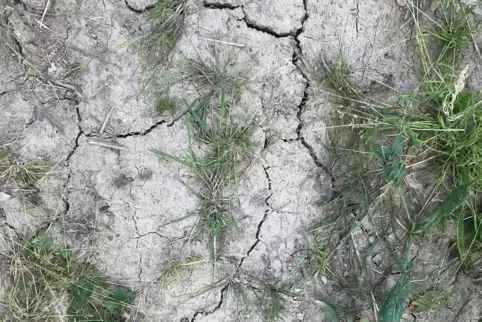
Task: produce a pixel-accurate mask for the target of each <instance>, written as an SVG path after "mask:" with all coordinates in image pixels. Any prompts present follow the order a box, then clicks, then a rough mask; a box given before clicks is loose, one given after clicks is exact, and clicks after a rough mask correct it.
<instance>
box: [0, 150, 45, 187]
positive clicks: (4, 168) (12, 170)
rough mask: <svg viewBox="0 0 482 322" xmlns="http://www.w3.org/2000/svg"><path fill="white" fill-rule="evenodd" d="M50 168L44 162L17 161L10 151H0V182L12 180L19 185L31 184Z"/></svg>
mask: <svg viewBox="0 0 482 322" xmlns="http://www.w3.org/2000/svg"><path fill="white" fill-rule="evenodd" d="M50 169H51V168H50V167H49V166H47V165H45V164H41V163H33V162H22V161H19V160H18V159H17V158H16V157H15V156H14V155H13V154H11V153H0V182H7V181H9V180H14V181H16V182H17V183H18V184H21V185H33V184H35V183H36V182H37V181H38V180H40V179H41V178H43V177H44V176H46V175H47V174H48V173H49V171H50Z"/></svg>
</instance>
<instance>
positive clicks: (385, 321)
mask: <svg viewBox="0 0 482 322" xmlns="http://www.w3.org/2000/svg"><path fill="white" fill-rule="evenodd" d="M409 295H410V278H409V276H408V275H404V276H402V277H401V278H400V280H399V281H398V282H397V284H395V286H394V287H393V288H392V290H391V292H390V294H389V295H388V297H387V298H386V300H385V302H384V303H383V307H382V309H381V310H380V312H378V322H400V320H401V318H402V314H403V311H404V309H405V302H406V301H407V299H408V296H409Z"/></svg>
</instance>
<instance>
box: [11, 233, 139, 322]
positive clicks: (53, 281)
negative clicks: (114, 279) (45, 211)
mask: <svg viewBox="0 0 482 322" xmlns="http://www.w3.org/2000/svg"><path fill="white" fill-rule="evenodd" d="M12 267H13V271H14V273H15V274H14V276H13V287H12V288H11V289H10V290H9V292H8V296H7V310H8V315H9V317H11V318H13V319H15V321H33V322H36V321H38V322H41V321H42V322H44V321H60V320H63V319H65V318H66V319H67V320H68V321H73V322H77V321H79V322H80V321H99V322H121V321H123V319H124V313H125V311H126V309H127V307H129V306H131V304H133V300H134V296H135V294H134V293H132V292H131V291H130V290H128V289H126V288H124V287H115V286H114V285H113V284H111V283H109V281H108V279H107V277H105V276H104V275H103V274H101V273H100V272H98V271H97V270H96V269H95V267H94V266H92V265H90V264H88V263H78V262H77V261H76V259H75V256H74V251H73V250H72V249H69V248H59V247H57V245H55V243H54V240H53V239H52V238H51V237H49V236H46V235H44V234H38V235H37V236H35V237H33V238H32V239H30V240H29V241H28V242H27V243H26V244H25V245H23V246H22V247H21V248H20V249H19V250H18V252H17V253H16V254H15V256H14V257H13V260H12Z"/></svg>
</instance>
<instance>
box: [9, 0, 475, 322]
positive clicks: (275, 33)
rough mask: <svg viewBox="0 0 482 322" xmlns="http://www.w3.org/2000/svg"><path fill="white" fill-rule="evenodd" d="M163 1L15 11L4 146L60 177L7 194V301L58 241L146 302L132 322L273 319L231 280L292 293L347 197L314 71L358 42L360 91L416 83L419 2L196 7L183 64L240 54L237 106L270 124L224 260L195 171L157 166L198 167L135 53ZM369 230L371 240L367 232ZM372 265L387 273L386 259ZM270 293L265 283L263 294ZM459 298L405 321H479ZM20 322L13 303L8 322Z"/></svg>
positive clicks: (23, 3) (18, 1)
mask: <svg viewBox="0 0 482 322" xmlns="http://www.w3.org/2000/svg"><path fill="white" fill-rule="evenodd" d="M157 2H158V1H157V0H57V1H54V0H11V1H10V0H0V18H1V19H2V21H0V23H1V25H2V26H3V27H4V29H5V28H7V33H5V34H0V35H1V36H2V37H3V38H2V39H3V40H5V44H7V43H8V45H9V46H8V47H5V46H4V47H5V48H6V49H8V50H6V51H5V52H6V54H5V55H4V57H3V58H5V59H3V60H2V62H1V65H0V71H1V73H0V112H1V117H0V147H1V149H2V151H9V152H10V153H11V154H12V155H14V157H15V160H17V161H18V162H29V163H39V164H48V165H49V166H50V169H51V170H50V171H49V174H48V175H46V176H44V177H42V179H41V180H39V181H38V182H36V183H35V186H34V187H30V186H29V187H24V186H20V184H19V183H18V182H11V181H9V182H5V184H4V185H3V186H1V187H0V234H1V236H2V239H1V240H0V253H1V254H2V256H3V257H4V258H5V260H4V266H3V269H2V270H1V271H0V272H1V274H0V275H1V276H0V282H1V283H0V301H2V303H7V302H6V301H7V294H8V290H9V288H10V287H11V281H12V280H11V275H12V274H13V273H14V272H12V271H11V266H10V258H11V256H12V254H13V252H15V250H16V249H18V247H19V245H22V244H23V243H24V242H25V241H26V240H28V239H29V238H30V237H31V236H34V235H36V234H38V232H43V233H47V234H48V235H50V236H53V237H54V238H55V239H56V240H58V241H61V242H62V243H66V244H68V245H70V246H71V247H73V248H74V249H75V253H76V256H77V257H78V261H88V262H90V263H93V264H94V265H95V267H96V268H97V269H98V270H99V271H100V272H102V273H103V274H105V275H106V276H108V277H109V278H110V279H112V280H113V281H115V282H116V283H119V284H121V285H123V286H125V287H127V288H129V289H130V290H132V291H133V292H134V293H135V294H136V297H135V301H134V302H133V308H132V310H130V312H129V316H128V317H127V316H125V317H124V318H125V319H126V320H132V321H135V320H138V321H182V322H185V321H191V322H193V321H197V322H199V321H258V320H263V319H265V318H266V316H265V315H264V314H263V313H262V312H260V311H259V310H244V309H243V310H239V309H238V306H239V303H237V301H236V296H234V295H233V292H230V285H231V284H230V283H223V282H222V281H223V280H226V279H227V277H229V278H231V277H233V278H232V280H234V281H236V283H239V284H240V285H248V284H249V285H251V284H250V283H251V282H253V281H252V280H251V281H250V279H253V280H256V281H258V279H259V281H261V280H263V281H264V280H269V281H272V280H275V281H284V280H289V279H290V278H292V276H293V274H295V273H296V271H297V267H298V265H299V254H300V251H301V250H302V249H303V247H304V246H303V245H304V242H305V232H306V230H307V228H308V227H310V226H311V225H312V224H313V222H315V221H316V220H319V219H320V218H322V217H323V210H321V209H320V208H319V207H316V206H315V203H316V201H318V200H320V199H323V198H326V197H329V196H330V195H331V194H332V190H333V184H334V182H333V181H334V180H335V179H334V177H333V175H332V174H331V173H330V167H329V165H328V164H327V162H328V161H327V157H326V148H325V145H324V143H325V129H326V118H325V116H326V111H327V110H329V109H330V108H333V107H334V104H335V103H334V102H333V100H331V99H330V97H329V95H328V94H326V92H324V91H323V90H320V86H321V85H320V84H318V83H317V82H316V81H315V80H314V79H313V75H312V74H311V73H310V66H316V65H317V64H318V63H319V62H320V58H324V59H325V60H326V61H330V60H332V59H335V57H336V55H337V54H338V51H339V47H340V43H343V44H345V46H346V47H345V48H346V49H347V50H346V55H347V59H348V62H349V65H350V66H351V67H352V68H353V70H354V72H355V74H358V75H363V76H362V77H360V86H362V87H364V88H366V89H367V91H373V93H374V94H373V95H378V96H380V97H387V98H388V97H390V96H391V95H392V94H393V92H390V91H387V90H385V89H384V88H385V87H386V86H385V87H383V86H382V87H380V84H385V85H387V86H389V87H390V88H391V89H392V90H394V91H398V92H403V91H405V90H408V89H410V88H411V87H412V86H413V84H416V80H417V73H416V70H417V64H418V63H417V62H416V59H415V58H414V56H415V52H414V48H413V42H411V41H409V40H407V39H410V37H411V35H412V32H413V24H412V23H411V21H410V14H409V13H408V9H407V4H406V2H405V1H404V0H402V1H401V0H397V1H395V0H383V1H382V0H363V1H362V0H343V1H341V0H340V1H332V0H269V1H268V0H204V1H196V0H189V1H187V2H186V4H185V15H186V16H185V21H184V27H183V34H182V37H181V39H180V40H179V42H178V43H177V46H176V48H175V52H174V53H173V55H174V57H182V58H191V59H197V58H198V57H203V56H207V55H209V54H210V52H211V50H212V48H213V47H214V46H217V47H219V48H228V47H229V48H232V49H233V50H235V51H236V55H237V56H236V60H235V63H234V65H236V66H238V67H242V68H246V69H247V70H249V74H250V77H251V79H252V82H251V84H250V86H249V87H250V88H249V90H246V91H244V92H243V93H242V94H241V97H240V99H239V101H238V102H236V106H237V108H239V115H244V116H246V115H248V117H249V118H250V120H251V121H252V123H253V124H255V125H254V129H253V134H252V144H253V146H254V154H255V158H254V160H253V161H252V162H251V164H250V165H249V167H248V169H247V170H246V171H245V172H244V173H243V175H242V176H241V177H240V181H239V183H238V185H237V192H236V198H237V200H238V205H237V207H236V218H237V222H238V224H237V225H238V229H237V231H236V232H235V233H234V234H232V235H230V236H229V237H227V239H226V240H224V241H223V247H222V251H220V255H219V258H218V260H217V262H216V263H214V264H213V263H211V262H210V261H209V256H210V255H209V247H208V245H207V243H206V241H205V240H203V239H196V238H192V227H193V226H194V225H196V216H193V215H192V214H193V213H194V212H195V211H196V209H197V207H198V203H199V195H198V193H197V187H198V186H197V185H198V183H197V182H196V180H195V178H194V177H193V174H192V172H191V171H190V170H189V169H188V168H186V167H184V166H183V165H182V164H177V163H175V162H171V161H169V160H166V159H163V158H159V157H158V156H156V155H155V154H154V153H153V152H152V150H153V149H156V150H162V151H164V152H166V153H169V154H172V155H176V156H183V155H186V149H187V147H188V144H189V139H190V138H189V135H188V132H187V131H186V123H187V122H186V113H185V111H184V110H183V109H182V108H180V109H179V110H177V111H176V112H175V113H173V114H171V115H159V114H158V113H157V112H156V109H155V107H154V104H155V102H154V99H153V97H152V95H150V93H148V91H146V88H145V87H143V85H144V82H143V81H144V80H145V74H143V70H142V68H140V66H141V65H142V58H141V56H140V55H139V53H138V51H137V50H136V43H135V42H134V43H133V44H127V43H128V42H129V40H130V39H133V38H134V37H136V36H138V35H140V34H142V33H143V32H145V28H146V20H147V12H148V10H149V9H150V8H152V6H153V5H155V4H156V3H157ZM161 2H162V1H161ZM407 2H408V0H407ZM419 2H420V4H419V6H420V8H422V9H423V10H427V11H428V10H433V8H432V7H431V5H430V4H429V3H428V2H427V1H419ZM8 34H10V36H11V35H12V34H13V37H10V38H8ZM7 38H8V39H10V40H11V41H10V40H8V39H7ZM2 39H0V40H2ZM232 44H235V45H232ZM481 45H482V43H481ZM5 48H4V49H5ZM480 66H481V65H480V64H475V63H474V66H473V69H472V71H473V72H471V82H473V85H474V87H477V85H479V87H480V84H481V83H480V82H479V83H477V81H480V79H481V75H482V74H481V73H477V71H479V70H480ZM233 68H235V66H233ZM414 71H415V72H414ZM181 95H182V93H181ZM335 108H336V106H335ZM243 113H244V114H243ZM196 144H197V143H196ZM17 161H16V162H17ZM26 190H28V192H25V191H26ZM32 195H34V197H35V198H33V199H34V200H33V201H32V197H31V196H32ZM361 234H362V235H363V236H360V237H359V238H361V239H363V240H365V239H366V240H369V234H370V232H369V231H365V232H362V233H361ZM439 255H440V256H441V254H439V253H437V254H433V253H431V252H430V250H425V251H424V252H423V251H421V252H420V253H419V254H418V256H426V262H427V267H425V268H424V267H422V268H419V269H422V270H425V271H430V269H431V268H430V267H432V266H430V265H437V263H439V262H438V261H440V258H441V257H440V256H439ZM442 255H443V254H442ZM180 256H181V257H184V258H186V257H187V256H196V258H200V259H201V260H200V262H201V263H200V264H196V265H193V266H192V267H190V268H189V269H188V270H187V271H185V272H183V273H182V274H181V275H182V276H174V277H171V278H170V279H169V280H168V281H167V282H166V283H161V282H160V280H159V277H160V274H161V273H162V270H163V266H164V265H166V260H167V259H172V258H178V257H180ZM372 256H373V261H374V262H377V263H378V265H382V266H383V264H380V262H383V260H384V257H383V256H376V255H372ZM442 259H443V257H442ZM370 260H371V259H370ZM432 260H433V261H434V262H435V264H434V263H429V262H430V261H432ZM387 265H388V264H387ZM241 272H242V273H243V274H244V275H242V274H240V273H241ZM241 275H242V276H241ZM398 275H399V272H397V270H396V269H394V270H393V271H391V272H389V273H388V274H385V276H384V279H383V280H382V281H381V283H384V285H385V288H386V290H389V289H390V288H391V287H392V286H393V285H394V283H395V282H396V280H397V278H398ZM428 278H430V277H428ZM220 281H221V282H220ZM253 283H254V284H256V283H257V282H253ZM329 284H330V281H327V280H326V278H325V277H323V278H322V279H321V280H320V279H318V280H316V281H313V279H306V281H305V282H303V281H301V282H297V284H295V285H294V286H293V287H291V289H290V290H289V292H288V291H287V292H286V294H283V295H282V297H283V305H282V306H284V310H283V311H282V312H281V313H280V315H279V317H278V319H279V320H280V321H310V322H312V321H332V320H331V318H330V317H329V315H328V314H327V313H326V311H325V310H324V309H323V308H324V306H323V303H324V302H326V299H327V296H328V297H329V298H330V299H331V300H332V301H333V302H334V303H336V302H340V303H342V302H344V301H345V300H346V299H344V298H343V296H344V295H342V294H343V293H342V292H340V293H337V289H336V287H329ZM256 285H257V286H253V285H251V286H250V287H252V288H254V289H261V288H262V287H263V286H262V285H261V284H260V283H258V284H256ZM207 286H211V287H208V289H207ZM260 294H261V293H260ZM263 294H265V295H266V293H263ZM337 294H338V295H337ZM451 294H452V295H451V296H450V298H449V301H448V302H447V304H446V305H442V307H440V308H438V309H437V312H435V313H433V312H432V313H430V314H426V315H415V314H413V313H412V312H411V311H410V309H409V308H408V307H407V310H406V313H405V314H404V319H405V320H406V321H415V320H418V321H456V320H457V321H467V322H468V321H479V320H478V319H479V318H480V315H481V311H482V296H481V295H482V294H481V289H480V287H478V286H477V285H475V284H473V283H472V282H469V281H465V280H463V279H462V280H461V281H459V282H458V283H457V286H456V287H455V288H454V289H453V292H452V291H451ZM265 295H263V296H265ZM256 301H262V299H258V298H256V297H255V298H254V302H256ZM345 302H346V301H345ZM7 309H8V306H7V305H0V320H2V315H3V314H7V313H6V312H7ZM372 309H373V308H371V307H368V308H366V311H367V312H370V311H372ZM126 314H127V313H126ZM5 316H6V318H5V319H6V320H5V321H10V320H8V315H5ZM370 316H372V315H370V313H367V315H366V317H364V318H366V319H372V318H373V316H372V318H370ZM268 319H269V318H268ZM12 321H13V320H12Z"/></svg>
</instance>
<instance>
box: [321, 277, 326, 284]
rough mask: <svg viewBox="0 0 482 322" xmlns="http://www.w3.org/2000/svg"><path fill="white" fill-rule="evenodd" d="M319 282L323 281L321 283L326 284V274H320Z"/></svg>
mask: <svg viewBox="0 0 482 322" xmlns="http://www.w3.org/2000/svg"><path fill="white" fill-rule="evenodd" d="M321 282H322V283H323V285H326V283H328V279H327V278H326V276H324V275H323V276H322V277H321Z"/></svg>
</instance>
